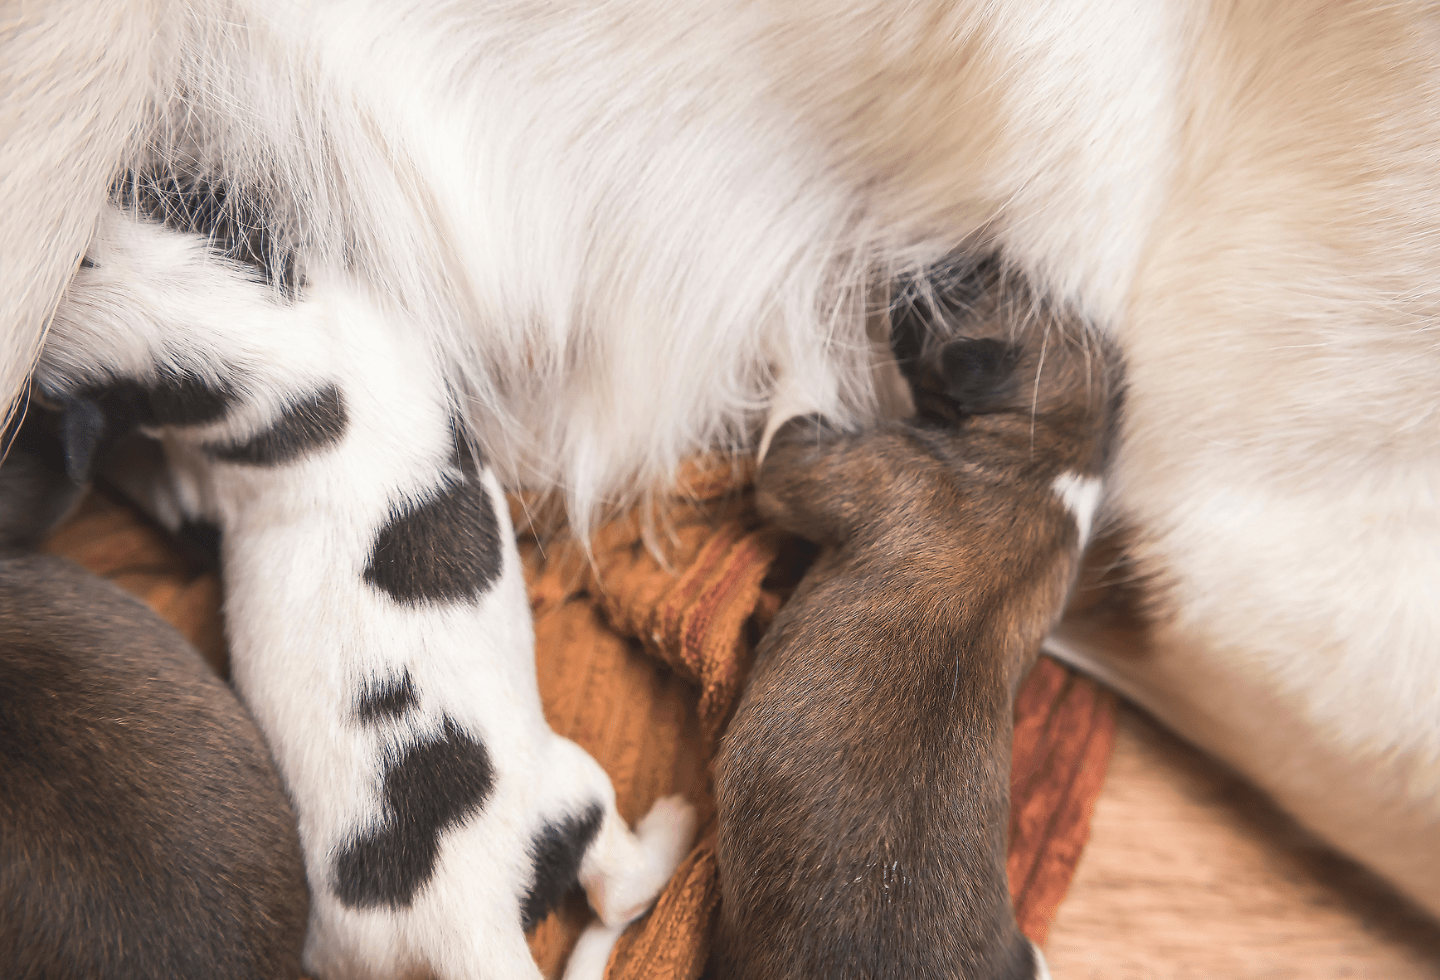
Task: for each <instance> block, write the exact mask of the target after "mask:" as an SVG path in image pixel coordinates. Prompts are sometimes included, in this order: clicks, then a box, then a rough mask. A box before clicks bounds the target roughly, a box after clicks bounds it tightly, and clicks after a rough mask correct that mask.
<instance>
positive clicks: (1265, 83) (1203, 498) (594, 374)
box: [0, 0, 1440, 913]
mask: <svg viewBox="0 0 1440 980" xmlns="http://www.w3.org/2000/svg"><path fill="white" fill-rule="evenodd" d="M32 7H33V5H32ZM42 7H43V10H42ZM42 7H34V9H33V10H32V9H31V7H26V8H25V12H24V14H23V15H22V16H23V17H24V18H25V24H26V26H27V27H28V28H29V29H28V30H23V31H15V32H9V33H7V32H5V31H0V45H3V50H0V71H7V70H8V71H9V72H10V74H7V75H5V76H4V77H3V79H0V81H3V84H4V86H5V88H6V95H7V97H12V98H15V99H17V100H18V104H20V105H22V106H24V108H25V111H24V112H22V113H19V114H17V115H12V116H3V117H0V120H3V125H4V126H5V131H4V132H3V133H0V137H3V138H0V147H3V150H0V153H3V154H4V156H3V157H0V162H4V163H6V164H7V165H5V166H0V221H3V222H4V224H3V237H0V257H3V261H4V269H5V276H6V281H7V285H11V284H13V283H14V282H16V281H18V282H21V283H24V284H25V286H26V287H27V288H26V289H22V290H20V291H18V292H16V291H14V290H13V289H12V290H7V293H6V295H5V296H4V297H3V299H0V302H4V303H6V304H7V305H5V306H4V307H3V308H0V309H3V314H4V318H5V319H4V322H3V323H0V333H3V335H4V339H3V342H4V344H5V347H4V348H3V351H4V353H3V356H4V358H5V360H4V361H3V363H0V383H3V384H5V385H7V386H8V388H9V389H10V390H18V389H19V385H20V380H21V378H22V377H23V375H24V373H25V372H26V370H27V369H28V367H29V365H30V362H31V358H32V357H33V353H34V351H35V349H36V347H37V344H38V340H39V337H40V335H41V332H42V330H43V328H44V323H45V318H46V316H47V315H48V314H49V312H50V310H51V309H52V308H53V306H54V302H55V295H54V294H55V289H56V286H57V284H58V283H60V282H62V281H63V280H64V279H65V277H66V276H68V275H69V274H70V272H71V271H72V270H73V268H74V263H75V261H76V259H77V258H78V243H80V242H82V241H83V240H84V239H85V237H86V236H87V235H88V234H89V233H90V231H91V229H92V227H93V224H94V221H95V216H96V213H97V210H98V207H99V201H100V199H101V197H102V196H103V193H104V189H103V187H101V186H99V185H100V184H102V183H103V182H104V181H105V179H106V177H107V176H108V174H109V173H110V172H111V170H110V168H109V166H107V164H111V163H113V164H114V165H134V164H138V163H142V162H144V160H145V158H146V156H147V154H149V155H151V156H155V157H159V158H161V159H189V160H195V161H198V162H199V163H200V164H201V165H202V166H204V167H208V168H213V169H217V170H223V171H224V172H225V173H226V174H228V175H229V176H231V177H233V179H234V180H235V182H236V184H237V185H239V186H257V187H260V188H261V189H262V190H263V192H264V194H265V195H266V197H267V201H268V203H269V204H270V205H271V206H272V208H273V211H274V213H275V214H276V216H277V220H280V221H282V222H283V223H287V224H288V227H289V228H290V231H291V232H292V236H293V239H294V240H295V241H296V242H297V243H299V247H300V251H301V253H302V255H301V257H302V259H303V264H305V265H306V267H307V268H308V269H310V270H312V271H313V273H314V274H315V276H316V278H317V280H318V279H323V277H324V275H325V274H327V272H328V270H333V269H339V268H342V267H343V268H347V269H350V270H352V272H353V275H355V276H356V277H358V278H359V279H360V280H361V281H362V282H363V283H364V284H365V285H366V287H367V288H368V289H370V290H371V291H372V292H373V293H375V294H376V295H377V296H384V297H385V298H386V299H385V301H386V303H387V304H389V305H390V306H392V307H393V309H394V311H396V316H397V318H396V319H393V320H391V321H390V322H392V323H394V324H399V323H402V322H403V323H405V324H406V325H407V326H406V331H407V333H406V338H405V344H404V345H402V346H408V347H410V348H413V349H415V350H424V351H427V352H428V353H429V355H430V357H431V362H430V363H431V364H432V370H434V371H436V372H438V373H440V374H441V375H443V377H444V378H445V379H446V380H447V381H448V382H449V383H450V384H452V385H453V386H454V387H455V389H456V391H457V392H458V393H459V395H460V396H461V397H463V398H465V399H467V400H468V401H467V406H466V407H467V409H468V413H467V414H468V418H469V421H470V423H471V425H472V427H473V428H474V429H475V431H476V432H477V434H478V435H479V436H480V437H481V438H480V442H481V444H482V445H484V446H485V447H487V449H488V450H489V451H490V452H491V454H492V455H493V457H494V460H495V463H496V466H497V469H498V472H499V473H500V475H501V476H502V477H503V479H504V481H505V482H506V483H512V482H528V483H534V484H539V485H545V486H550V485H555V486H559V487H561V488H563V489H564V491H565V492H566V493H567V494H568V496H569V500H570V504H571V507H572V510H573V512H574V514H575V517H576V520H577V524H578V525H580V526H581V527H583V526H584V525H585V522H586V521H587V520H588V519H589V516H590V515H591V514H593V513H594V511H595V509H596V507H597V506H598V505H600V504H603V503H604V502H605V501H607V500H613V499H617V498H619V497H621V496H624V495H625V494H627V493H633V492H635V491H636V490H637V489H638V488H640V487H643V486H645V485H647V484H648V482H649V481H650V480H652V479H654V478H658V477H662V476H664V475H667V474H668V473H669V472H670V470H671V469H672V468H673V465H674V463H675V462H676V460H677V459H678V458H680V457H681V456H683V455H684V454H686V453H688V452H690V451H692V450H695V449H700V448H708V447H710V446H711V445H713V444H715V443H717V442H718V443H721V444H724V443H743V442H745V441H746V439H747V437H748V434H749V433H750V432H751V430H752V428H753V427H754V425H755V423H756V422H758V421H759V420H761V419H762V418H763V417H764V415H765V413H766V412H767V410H768V409H769V407H770V404H771V402H772V399H773V396H774V391H775V387H774V385H775V379H777V378H780V379H783V380H784V383H785V386H786V389H785V392H786V398H787V400H788V401H789V402H790V403H791V404H794V405H799V406H803V407H804V408H805V409H807V410H808V409H811V408H815V409H819V410H821V411H823V412H826V413H828V414H830V415H832V416H833V417H836V418H839V419H841V420H842V421H843V420H858V419H863V418H865V417H866V416H867V414H868V413H869V412H870V411H871V407H872V403H873V391H872V384H873V381H872V374H871V372H870V370H869V367H868V366H867V365H866V363H865V362H866V351H867V344H866V341H865V331H864V324H865V319H866V316H867V315H868V313H870V312H871V311H870V310H869V309H868V308H867V306H868V303H867V298H868V297H870V296H871V295H872V292H871V287H872V285H873V284H875V283H876V282H879V283H882V284H883V283H884V282H886V281H888V280H889V278H890V277H892V276H895V275H898V274H902V273H907V272H914V271H916V270H919V269H922V268H923V267H925V266H926V265H927V264H928V263H931V262H933V261H935V260H937V259H939V258H940V257H942V256H944V255H945V254H947V253H948V252H951V251H953V250H955V249H967V250H970V251H972V252H979V251H987V252H988V251H991V250H996V249H998V250H1000V251H1001V252H1002V254H1003V255H1004V256H1005V258H1006V259H1007V261H1009V262H1010V264H1011V266H1012V267H1013V268H1014V269H1015V271H1016V272H1018V273H1019V274H1023V275H1026V276H1028V277H1031V278H1032V279H1033V280H1034V281H1035V282H1036V283H1038V284H1039V285H1040V286H1041V288H1042V290H1043V291H1044V292H1046V293H1047V294H1050V295H1052V296H1053V297H1055V298H1056V299H1059V300H1064V301H1069V302H1072V303H1074V304H1075V305H1076V306H1077V307H1078V308H1080V309H1081V310H1083V311H1084V312H1085V313H1086V314H1087V315H1089V316H1090V317H1091V318H1092V319H1093V320H1094V321H1095V322H1096V324H1097V325H1098V326H1099V327H1100V328H1101V329H1103V330H1105V331H1106V332H1107V333H1108V334H1109V335H1110V337H1111V338H1112V340H1113V341H1114V342H1115V344H1116V345H1117V346H1118V347H1119V349H1120V351H1121V353H1122V355H1123V357H1124V359H1125V362H1126V381H1127V402H1126V407H1125V413H1124V422H1123V426H1122V429H1121V431H1120V433H1119V439H1118V445H1117V450H1116V456H1115V464H1114V467H1113V472H1112V473H1111V474H1109V475H1108V477H1107V512H1108V513H1111V514H1113V515H1114V517H1115V519H1116V520H1117V521H1120V522H1123V523H1124V524H1125V525H1127V526H1129V527H1131V528H1133V529H1134V530H1135V532H1136V541H1137V545H1136V552H1135V554H1134V556H1133V557H1134V559H1135V560H1136V562H1137V564H1138V567H1139V570H1140V571H1141V572H1143V573H1145V574H1147V575H1150V576H1153V577H1154V580H1155V581H1157V582H1159V583H1161V585H1162V586H1163V589H1164V594H1163V595H1161V596H1159V597H1158V598H1160V599H1162V600H1163V605H1164V608H1165V611H1166V615H1165V617H1163V622H1162V623H1161V624H1160V627H1159V628H1158V629H1157V631H1156V633H1155V636H1154V641H1155V643H1156V644H1157V651H1158V652H1157V654H1156V655H1155V656H1153V657H1151V658H1148V659H1146V660H1145V661H1144V662H1143V663H1140V664H1138V665H1137V664H1135V663H1132V662H1130V661H1127V660H1126V659H1125V658H1123V657H1120V656H1118V655H1116V654H1115V653H1114V652H1113V651H1109V650H1105V649H1095V650H1091V651H1089V655H1090V656H1091V657H1093V658H1096V659H1097V660H1098V662H1100V663H1102V664H1104V665H1106V666H1107V668H1108V670H1109V672H1110V673H1111V675H1112V676H1117V677H1118V676H1124V677H1127V678H1129V680H1128V683H1129V684H1130V686H1131V689H1132V690H1136V691H1146V692H1148V693H1147V696H1148V697H1149V699H1150V702H1151V703H1152V704H1154V705H1156V706H1158V708H1159V710H1160V711H1161V712H1162V715H1163V716H1164V717H1167V718H1168V719H1169V720H1171V721H1172V722H1173V723H1175V724H1176V725H1177V726H1179V727H1180V728H1181V730H1182V731H1184V732H1186V733H1187V734H1188V735H1189V736H1190V737H1192V738H1194V739H1196V740H1197V741H1199V742H1200V743H1201V744H1202V745H1204V746H1206V747H1208V748H1210V749H1212V750H1213V751H1216V752H1219V753H1220V754H1222V755H1223V756H1224V757H1225V758H1227V759H1229V760H1230V761H1231V762H1232V763H1234V764H1235V765H1237V766H1238V767H1240V768H1241V769H1243V770H1244V771H1246V772H1248V773H1250V774H1251V775H1252V776H1253V777H1254V778H1255V779H1256V780H1257V781H1258V782H1260V783H1261V785H1262V786H1265V787H1266V788H1268V789H1270V790H1271V791H1272V792H1274V793H1275V794H1276V795H1277V797H1278V798H1279V799H1280V800H1281V801H1282V802H1283V803H1285V804H1286V805H1288V806H1289V807H1291V809H1292V810H1293V811H1294V812H1295V813H1296V815H1297V816H1299V817H1300V818H1301V819H1302V820H1304V821H1305V822H1307V823H1308V824H1309V825H1311V826H1312V827H1315V828H1317V829H1319V830H1320V831H1322V832H1323V833H1325V834H1326V835H1327V836H1328V837H1329V838H1330V839H1331V840H1332V841H1333V842H1335V843H1336V844H1337V845H1339V846H1340V847H1342V848H1344V849H1346V850H1348V851H1349V852H1350V853H1351V854H1353V855H1355V856H1357V857H1359V858H1360V859H1361V860H1364V861H1367V862H1369V863H1370V864H1372V865H1373V866H1375V867H1377V868H1379V869H1380V870H1381V871H1383V872H1384V873H1385V874H1387V875H1388V876H1389V877H1390V878H1391V880H1392V881H1394V882H1396V883H1397V884H1398V885H1399V886H1400V887H1402V888H1404V889H1405V890H1407V891H1408V892H1409V893H1410V894H1411V895H1413V896H1414V897H1416V898H1417V899H1418V900H1420V901H1421V902H1422V903H1423V904H1424V905H1425V906H1426V907H1427V908H1429V909H1430V910H1431V911H1432V912H1437V913H1440V891H1437V884H1436V883H1437V882H1440V872H1437V864H1440V845H1437V843H1436V841H1437V840H1440V835H1437V834H1436V832H1435V830H1436V827H1437V824H1440V768H1437V762H1436V760H1437V759H1440V726H1437V725H1436V724H1435V722H1434V719H1435V717H1436V712H1437V709H1440V683H1437V677H1436V671H1437V667H1436V664H1437V663H1440V659H1437V657H1436V653H1435V652H1436V650H1437V649H1440V618H1437V614H1436V612H1435V609H1436V608H1437V604H1436V603H1435V602H1434V598H1433V594H1432V593H1433V588H1432V583H1434V582H1435V581H1437V580H1440V569H1437V567H1436V558H1435V556H1436V555H1440V527H1437V526H1436V520H1435V514H1436V504H1435V500H1434V496H1433V488H1434V487H1435V486H1437V485H1440V437H1437V435H1436V428H1435V420H1436V419H1437V418H1440V386H1437V385H1436V384H1435V383H1434V379H1435V378H1436V377H1437V376H1440V347H1437V345H1436V344H1435V342H1434V323H1435V317H1436V311H1437V309H1440V304H1437V293H1436V290H1437V286H1436V284H1437V282H1440V187H1437V183H1436V181H1435V168H1434V146H1435V144H1436V141H1437V139H1440V54H1437V52H1440V43H1437V37H1440V35H1437V30H1436V23H1435V17H1434V13H1433V10H1432V9H1431V8H1430V7H1428V6H1427V5H1425V4H1422V3H1419V2H1413V3H1411V2H1400V3H1391V2H1381V0H1356V2H1352V3H1346V4H1335V3H1331V2H1328V0H1276V2H1271V3H1234V4H1228V5H1226V4H1213V5H1192V4H1183V3H1179V2H1154V3H1133V2H1126V0H1072V2H1063V3H1052V2H1042V0H1014V2H1012V3H1007V4H999V5H997V4H982V3H979V2H969V0H935V2H932V3H916V4H901V5H897V4H893V3H888V2H882V0H848V2H842V3H838V4H837V3H835V2H824V3H821V2H819V0H793V2H788V3H784V4H773V3H763V2H758V0H757V2H750V0H729V2H727V3H724V4H721V5H719V6H716V5H707V4H683V3H682V4H676V3H667V2H661V0H619V2H608V3H587V2H584V0H576V2H575V3H570V4H539V3H531V2H526V0H501V2H497V3H493V4H485V5H480V6H476V5H472V4H461V3H452V4H433V3H427V4H410V5H406V4H393V3H379V2H367V0H351V2H347V3H344V4H341V3H339V2H338V0H337V2H316V3H312V4H310V5H308V6H299V5H292V4H288V3H287V4H281V3H275V2H265V0H194V2H191V3H184V4H182V3H176V4H174V5H171V4H167V3H161V2H158V0H157V2H154V3H151V2H145V0H130V2H123V0H121V2H115V3H112V4H108V5H101V4H98V3H97V4H96V5H95V7H94V8H93V9H92V8H91V7H90V6H89V5H86V4H80V3H64V4H57V5H48V6H47V5H42ZM102 15H103V16H102ZM114 25H124V26H125V30H124V32H123V33H120V34H112V33H110V30H109V29H110V27H111V26H114ZM157 26H159V27H161V28H163V29H159V30H156V29H155V28H156V27H157ZM86 38H88V39H89V41H88V42H86V41H85V40H84V39H86ZM101 41H103V42H104V43H100V42H101ZM82 42H83V43H82ZM12 65H17V66H19V67H18V68H17V69H11V68H10V66H12ZM92 66H98V67H93V68H92ZM88 70H94V71H97V72H99V73H101V77H103V78H104V79H105V82H104V84H92V85H88V86H87V85H85V84H80V85H78V86H77V85H75V84H72V83H71V82H69V81H67V80H68V79H71V78H76V77H79V78H83V77H84V76H85V71H88ZM62 83H63V84H62ZM147 106H150V108H147ZM116 120H118V121H116ZM61 122H64V123H65V124H66V125H59V124H60V123H61ZM145 140H149V143H148V144H145V143H144V141H145ZM142 144H144V145H148V146H151V147H153V150H150V151H147V152H146V153H141V152H140V151H138V150H136V149H134V147H136V146H140V145H142ZM9 161H16V162H17V164H18V165H17V166H10V165H9V164H8V162H9ZM12 270H13V271H12ZM90 339H91V340H94V341H95V342H96V343H104V338H102V337H93V338H90ZM117 353H121V354H123V351H122V352H117ZM299 353H303V352H297V356H299ZM287 356H288V355H287ZM302 368H305V364H304V362H303V360H302V361H299V362H297V367H296V368H295V370H297V371H299V370H301V369H302ZM262 395H263V393H262ZM378 462H379V463H382V464H383V462H384V461H383V460H381V461H378Z"/></svg>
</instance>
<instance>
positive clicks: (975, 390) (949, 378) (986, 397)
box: [940, 337, 1020, 415]
mask: <svg viewBox="0 0 1440 980" xmlns="http://www.w3.org/2000/svg"><path fill="white" fill-rule="evenodd" d="M1019 362H1020V349H1019V348H1018V347H1016V346H1015V345H1014V344H1009V343H1006V342H1005V341H1003V340H997V339H995V338H993V337H961V338H960V339H958V340H952V341H950V343H948V344H946V345H945V346H944V347H942V348H941V349H940V377H941V380H942V382H943V384H944V387H945V394H946V396H947V397H949V398H950V399H952V400H953V401H954V402H955V404H956V406H957V407H958V408H959V410H960V411H961V412H962V413H964V414H966V415H979V414H983V413H985V412H993V411H996V410H997V409H1000V408H1003V407H1006V406H1005V405H1004V402H1006V400H1007V399H1008V397H1009V395H1010V391H1011V388H1012V387H1013V386H1012V384H1011V382H1012V380H1013V378H1014V374H1015V367H1016V365H1017V364H1019Z"/></svg>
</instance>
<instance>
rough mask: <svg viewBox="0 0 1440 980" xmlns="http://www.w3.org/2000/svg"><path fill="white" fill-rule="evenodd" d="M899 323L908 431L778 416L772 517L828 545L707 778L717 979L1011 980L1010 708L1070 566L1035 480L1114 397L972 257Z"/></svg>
mask: <svg viewBox="0 0 1440 980" xmlns="http://www.w3.org/2000/svg"><path fill="white" fill-rule="evenodd" d="M930 295H931V297H932V300H931V302H930V303H928V304H926V303H918V304H916V305H914V306H912V307H911V309H910V310H909V312H908V313H907V314H906V315H905V316H903V317H900V318H899V322H897V324H896V329H895V333H894V346H895V348H896V353H897V356H898V358H899V360H900V362H901V367H902V370H904V371H905V372H906V374H907V376H908V378H909V379H910V381H911V384H912V389H913V391H914V395H915V401H916V406H917V413H916V416H915V417H914V418H913V419H909V420H905V421H896V422H891V423H887V424H883V425H881V426H879V427H877V428H875V429H872V430H870V431H866V432H862V433H846V432H841V431H837V430H834V429H831V428H828V427H827V426H825V424H824V423H822V422H820V421H818V420H816V419H815V418H801V419H796V420H792V421H791V422H789V423H787V424H786V425H785V426H784V427H782V428H781V430H780V431H779V433H778V434H777V436H776V438H775V439H774V441H773V443H772V446H771V449H770V451H769V455H768V456H767V457H766V459H765V462H764V465H763V467H762V468H761V470H760V473H759V477H758V502H759V506H760V509H761V511H762V512H763V513H765V514H766V515H767V516H769V517H770V518H772V519H773V520H775V521H777V522H779V523H780V524H781V525H783V526H784V527H786V528H788V529H790V530H792V531H794V532H796V533H798V534H801V535H803V536H805V537H806V538H809V539H810V540H812V541H814V542H816V543H818V544H820V545H822V546H823V549H824V550H823V551H822V552H821V555H820V557H819V559H818V560H817V561H816V563H815V565H814V566H813V567H812V569H811V570H810V571H809V572H808V574H807V575H806V577H805V578H804V580H803V581H802V582H801V584H800V586H799V587H798V589H797V591H796V592H795V595H794V597H793V598H792V599H791V601H790V602H789V603H788V604H787V605H786V606H785V608H784V609H783V610H782V612H781V614H780V615H779V616H778V617H777V619H776V621H775V623H774V625H773V626H772V628H771V630H770V632H769V633H768V634H767V635H766V637H765V638H764V640H763V642H762V643H761V645H760V649H759V651H758V653H757V657H756V664H755V668H754V672H753V674H752V677H751V679H750V682H749V687H748V690H747V691H746V692H745V695H744V697H743V698H742V700H741V702H740V705H739V707H738V709H737V711H736V714H735V718H734V721H733V722H732V724H731V726H730V729H729V732H728V734H727V735H726V738H725V740H724V743H723V746H722V749H721V754H720V759H719V763H718V789H719V808H720V837H719V860H720V871H721V888H722V895H723V898H722V905H721V917H720V932H719V935H718V938H717V943H716V952H715V955H714V957H713V960H712V971H713V974H714V976H715V977H717V978H720V980H730V978H745V980H780V978H791V980H801V978H807V980H809V978H815V977H825V978H827V980H845V978H852V977H853V978H862V977H863V978H866V980H879V978H892V977H893V978H896V980H901V978H904V980H925V978H935V980H940V978H944V980H956V978H985V980H999V978H1011V980H1020V978H1030V977H1032V976H1034V974H1035V964H1034V962H1033V960H1032V953H1031V948H1030V946H1029V944H1028V943H1027V941H1026V940H1025V939H1024V937H1023V936H1022V935H1021V933H1020V931H1019V929H1018V927H1017V926H1016V923H1015V918H1014V914H1013V912H1012V909H1011V903H1010V894H1009V890H1008V887H1007V882H1006V875H1005V843H1006V825H1007V819H1008V812H1009V769H1010V765H1009V763H1010V740H1011V728H1012V706H1013V698H1014V694H1015V691H1016V687H1017V685H1018V684H1019V683H1020V681H1021V679H1022V678H1023V677H1024V675H1025V673H1026V671H1027V670H1028V669H1029V667H1030V666H1031V664H1032V662H1033V661H1034V658H1035V656H1036V653H1037V651H1038V649H1039V646H1040V643H1041V641H1042V639H1043V638H1044V637H1045V635H1046V633H1047V632H1048V630H1049V629H1050V627H1051V626H1052V625H1053V624H1054V623H1055V621H1056V619H1057V618H1058V616H1059V613H1060V611H1061V609H1062V606H1063V604H1064V600H1065V598H1066V594H1067V592H1068V590H1069V589H1070V586H1071V583H1072V581H1073V578H1074V576H1075V573H1076V567H1077V562H1078V558H1079V553H1080V544H1081V542H1080V540H1079V534H1078V532H1077V524H1076V521H1075V519H1074V517H1073V516H1072V514H1071V513H1070V512H1069V511H1068V510H1067V509H1066V507H1065V505H1064V503H1063V502H1062V500H1061V499H1060V498H1059V497H1058V496H1057V494H1056V492H1055V490H1054V489H1053V486H1052V485H1053V483H1054V481H1055V480H1056V478H1057V477H1058V476H1060V475H1062V474H1065V473H1074V474H1079V475H1084V476H1096V475H1098V474H1099V473H1100V471H1101V469H1102V465H1103V462H1104V458H1105V455H1106V451H1107V444H1108V441H1109V432H1110V430H1111V425H1112V421H1113V419H1114V416H1115V414H1116V408H1117V406H1118V402H1119V395H1118V392H1119V385H1118V383H1117V382H1116V379H1115V377H1114V368H1113V366H1111V365H1110V364H1109V363H1108V358H1107V357H1106V356H1105V354H1104V352H1103V351H1101V350H1100V349H1099V348H1098V346H1097V342H1096V340H1095V339H1094V338H1093V337H1092V336H1089V335H1088V334H1087V332H1086V331H1085V329H1084V325H1083V324H1081V323H1078V322H1076V321H1075V320H1074V319H1071V318H1067V317H1066V316H1064V315H1063V314H1061V313H1060V312H1058V311H1056V310H1053V309H1047V308H1045V307H1044V306H1042V305H1040V304H1039V303H1038V301H1036V300H1035V299H1034V297H1033V296H1032V295H1031V294H1030V293H1029V292H1028V291H1027V290H1025V289H1024V288H1023V286H1020V285H1017V284H1014V283H1007V282H1006V281H1005V280H1004V277H1003V276H1002V275H1001V274H1000V273H999V272H998V271H997V269H996V268H995V267H994V266H993V265H991V264H982V265H981V266H979V267H978V268H973V267H972V268H971V269H970V270H968V273H967V274H966V275H964V276H963V277H959V278H958V280H956V281H952V282H950V283H949V284H948V285H947V284H943V283H942V284H941V290H940V294H939V295H940V298H939V299H935V298H934V295H935V294H934V293H933V292H932V293H931V294H930Z"/></svg>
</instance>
